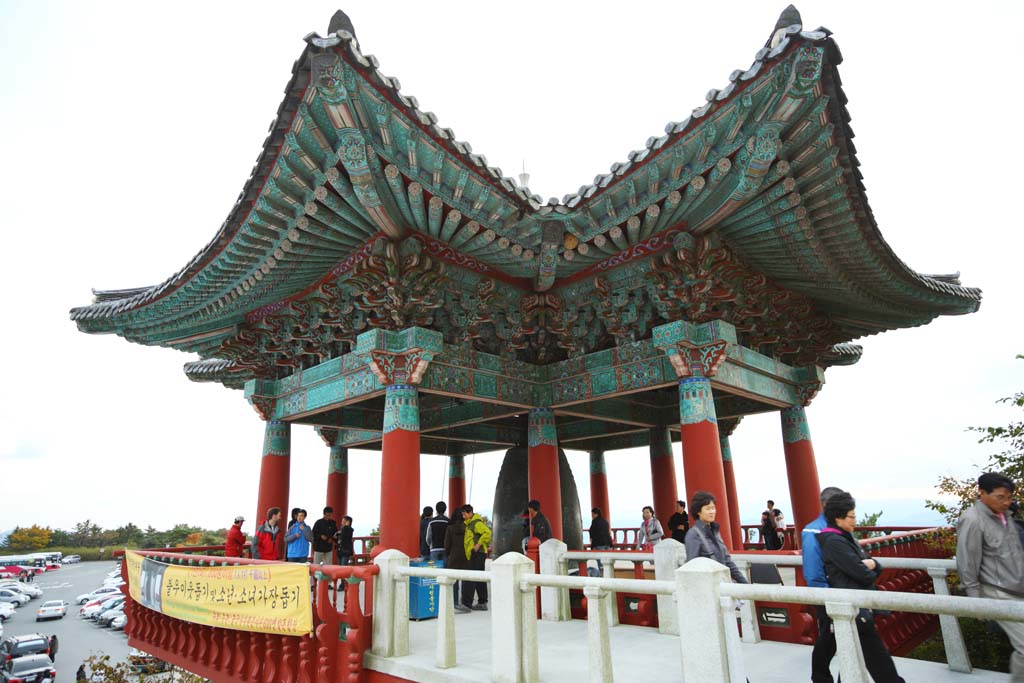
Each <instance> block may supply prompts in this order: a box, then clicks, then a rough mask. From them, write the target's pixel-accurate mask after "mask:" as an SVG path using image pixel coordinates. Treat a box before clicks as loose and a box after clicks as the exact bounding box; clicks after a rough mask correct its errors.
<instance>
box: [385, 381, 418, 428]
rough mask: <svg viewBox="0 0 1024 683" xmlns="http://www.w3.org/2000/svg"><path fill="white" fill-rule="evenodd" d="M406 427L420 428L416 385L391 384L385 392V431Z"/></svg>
mask: <svg viewBox="0 0 1024 683" xmlns="http://www.w3.org/2000/svg"><path fill="white" fill-rule="evenodd" d="M396 429H404V430H405V431H407V432H418V431H419V430H420V404H419V397H418V396H417V390H416V387H414V386H412V385H408V384H389V385H388V387H387V389H386V390H385V392H384V433H385V434H387V433H389V432H393V431H395V430H396Z"/></svg>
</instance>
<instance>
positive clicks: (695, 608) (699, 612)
mask: <svg viewBox="0 0 1024 683" xmlns="http://www.w3.org/2000/svg"><path fill="white" fill-rule="evenodd" d="M659 545H660V544H659ZM675 580H676V596H675V597H676V609H677V612H678V616H677V621H678V624H679V646H680V650H681V651H682V658H683V681H684V683H706V682H707V681H728V680H729V658H728V652H727V650H726V641H725V629H724V628H723V625H722V614H721V602H720V600H721V585H722V582H723V581H728V580H729V570H728V569H726V568H725V567H723V566H722V565H720V564H718V563H717V562H715V561H714V560H711V559H708V558H706V557H698V558H696V559H694V560H690V561H689V562H687V563H686V564H684V565H683V566H682V567H680V568H679V569H677V570H676V573H675ZM844 680H845V679H844Z"/></svg>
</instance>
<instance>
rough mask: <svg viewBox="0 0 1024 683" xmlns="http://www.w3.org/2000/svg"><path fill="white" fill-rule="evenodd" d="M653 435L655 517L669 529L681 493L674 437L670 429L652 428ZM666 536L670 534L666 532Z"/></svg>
mask: <svg viewBox="0 0 1024 683" xmlns="http://www.w3.org/2000/svg"><path fill="white" fill-rule="evenodd" d="M650 435H651V439H650V441H651V445H650V451H651V490H652V493H653V494H654V499H653V503H652V505H653V507H654V516H655V517H657V518H658V521H659V522H661V526H662V527H664V528H666V529H667V528H668V518H669V517H671V516H672V515H673V513H675V511H676V500H677V499H678V497H679V491H678V490H677V489H676V466H675V462H673V460H672V436H671V435H670V434H669V431H668V427H652V428H651V430H650ZM665 535H666V536H669V535H670V534H669V533H668V532H666V534H665Z"/></svg>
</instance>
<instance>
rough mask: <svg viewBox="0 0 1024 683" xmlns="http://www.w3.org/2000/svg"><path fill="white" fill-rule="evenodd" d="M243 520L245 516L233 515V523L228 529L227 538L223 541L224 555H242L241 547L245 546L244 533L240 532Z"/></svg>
mask: <svg viewBox="0 0 1024 683" xmlns="http://www.w3.org/2000/svg"><path fill="white" fill-rule="evenodd" d="M244 521H245V517H243V516H242V515H238V516H237V517H235V523H234V524H232V525H231V528H230V529H228V538H227V541H226V542H225V543H224V556H225V557H241V556H242V548H244V547H245V534H243V533H242V522H244Z"/></svg>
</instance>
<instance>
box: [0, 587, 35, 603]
mask: <svg viewBox="0 0 1024 683" xmlns="http://www.w3.org/2000/svg"><path fill="white" fill-rule="evenodd" d="M31 599H32V598H30V597H29V596H27V595H25V594H24V593H21V592H19V591H15V590H11V589H10V588H0V602H9V603H11V604H12V605H16V606H18V607H20V606H22V605H24V604H25V603H27V602H28V601H29V600H31Z"/></svg>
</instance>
